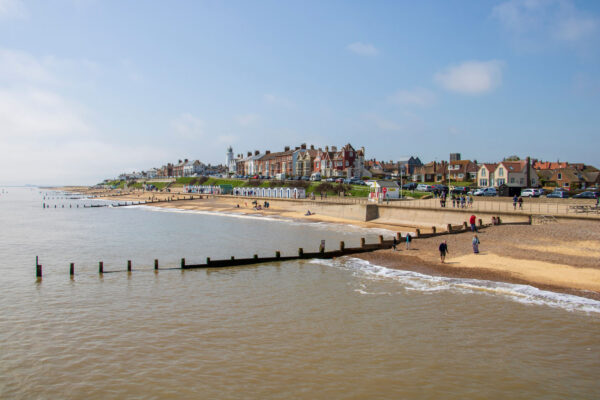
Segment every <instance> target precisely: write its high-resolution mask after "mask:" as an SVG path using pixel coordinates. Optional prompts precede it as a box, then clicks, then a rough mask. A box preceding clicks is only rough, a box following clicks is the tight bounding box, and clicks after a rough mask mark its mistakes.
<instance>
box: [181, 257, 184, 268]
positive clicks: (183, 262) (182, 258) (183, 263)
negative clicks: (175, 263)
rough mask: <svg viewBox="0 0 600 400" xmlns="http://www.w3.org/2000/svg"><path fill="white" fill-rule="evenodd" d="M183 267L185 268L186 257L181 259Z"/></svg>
mask: <svg viewBox="0 0 600 400" xmlns="http://www.w3.org/2000/svg"><path fill="white" fill-rule="evenodd" d="M181 268H185V258H182V259H181Z"/></svg>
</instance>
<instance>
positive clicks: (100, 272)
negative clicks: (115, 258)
mask: <svg viewBox="0 0 600 400" xmlns="http://www.w3.org/2000/svg"><path fill="white" fill-rule="evenodd" d="M98 273H99V274H103V273H104V263H103V262H102V261H100V262H99V263H98Z"/></svg>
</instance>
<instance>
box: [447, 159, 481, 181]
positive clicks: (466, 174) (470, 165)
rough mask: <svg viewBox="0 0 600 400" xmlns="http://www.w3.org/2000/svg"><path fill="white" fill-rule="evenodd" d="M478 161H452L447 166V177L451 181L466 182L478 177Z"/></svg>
mask: <svg viewBox="0 0 600 400" xmlns="http://www.w3.org/2000/svg"><path fill="white" fill-rule="evenodd" d="M478 170H479V167H478V166H477V163H475V162H473V161H471V160H455V161H450V162H449V163H448V166H447V168H446V178H447V179H448V180H450V181H455V182H464V181H472V180H476V179H477V171H478Z"/></svg>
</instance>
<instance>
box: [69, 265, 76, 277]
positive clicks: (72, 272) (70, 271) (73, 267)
mask: <svg viewBox="0 0 600 400" xmlns="http://www.w3.org/2000/svg"><path fill="white" fill-rule="evenodd" d="M69 275H71V276H73V275H75V263H71V265H70V267H69Z"/></svg>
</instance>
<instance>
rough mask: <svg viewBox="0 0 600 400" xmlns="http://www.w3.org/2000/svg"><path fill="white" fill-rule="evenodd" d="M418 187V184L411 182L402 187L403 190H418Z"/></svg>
mask: <svg viewBox="0 0 600 400" xmlns="http://www.w3.org/2000/svg"><path fill="white" fill-rule="evenodd" d="M417 186H418V184H417V183H416V182H409V183H406V184H404V185H402V189H404V190H415V189H416V188H417Z"/></svg>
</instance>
